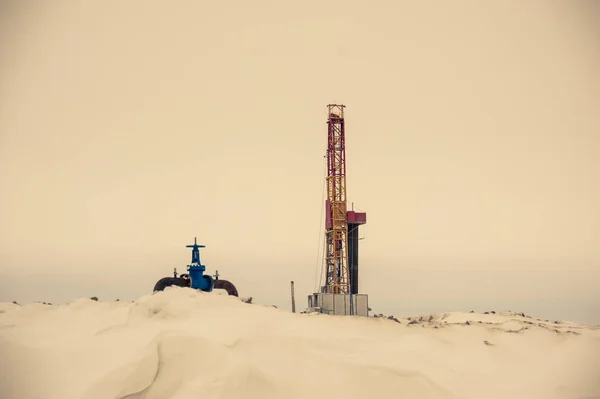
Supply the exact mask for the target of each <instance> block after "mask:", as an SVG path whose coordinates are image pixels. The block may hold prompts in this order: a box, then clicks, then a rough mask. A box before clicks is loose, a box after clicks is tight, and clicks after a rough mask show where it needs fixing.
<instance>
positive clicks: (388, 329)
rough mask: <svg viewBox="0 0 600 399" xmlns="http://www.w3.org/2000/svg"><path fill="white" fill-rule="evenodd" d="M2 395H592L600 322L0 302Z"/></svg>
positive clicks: (183, 291)
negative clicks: (400, 317) (354, 316)
mask: <svg viewBox="0 0 600 399" xmlns="http://www.w3.org/2000/svg"><path fill="white" fill-rule="evenodd" d="M0 355H1V357H0V370H1V371H2V372H1V373H0V397H1V398H7V399H8V398H11V399H12V398H14V399H28V398H32V399H33V398H36V399H37V398H47V399H51V398H60V399H68V398H84V399H109V398H130V399H131V398H173V399H184V398H205V399H208V398H223V399H226V398H232V399H233V398H235V399H241V398H260V399H267V398H309V397H310V398H346V399H349V398H368V397H372V396H373V395H381V397H405V398H444V399H446V398H502V399H505V398H526V399H533V398H543V399H551V398H561V399H568V398H578V399H584V398H587V399H591V398H600V371H598V370H600V329H599V328H597V327H590V326H582V325H576V324H573V323H567V322H554V321H549V322H546V321H541V320H537V319H533V318H530V317H527V316H525V315H523V314H518V313H511V312H505V313H501V314H476V313H455V312H454V313H444V314H437V315H428V316H421V317H417V318H407V319H388V318H375V317H370V318H352V317H342V316H340V317H336V316H326V315H309V314H292V313H289V312H286V311H283V310H279V309H275V308H273V307H267V306H261V305H256V304H246V303H243V302H242V301H240V300H239V298H236V297H229V296H223V295H217V294H215V293H210V294H208V293H203V292H197V291H194V290H192V289H189V288H177V287H173V288H169V289H167V290H165V291H163V292H158V293H154V294H152V295H147V296H144V297H142V298H140V299H139V300H138V301H135V302H133V303H126V302H118V301H116V302H98V301H93V300H89V299H80V300H77V301H75V302H73V303H71V304H68V305H62V306H57V305H44V304H30V305H26V306H19V305H16V304H0Z"/></svg>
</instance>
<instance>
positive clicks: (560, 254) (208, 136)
mask: <svg viewBox="0 0 600 399" xmlns="http://www.w3.org/2000/svg"><path fill="white" fill-rule="evenodd" d="M599 48H600V7H598V3H593V2H591V1H568V2H559V1H530V2H521V1H516V0H511V1H504V2H479V1H455V2H444V1H437V2H410V1H398V0H396V1H374V2H371V3H369V5H368V6H367V3H365V2H358V1H353V0H346V1H343V2H342V1H328V2H318V1H313V0H307V1H304V2H295V3H291V2H276V1H265V0H257V1H253V2H244V1H230V2H220V3H217V2H208V1H205V2H197V1H196V2H195V1H185V0H182V1H179V2H175V3H173V2H171V3H169V4H166V3H164V2H158V1H144V2H141V1H130V2H119V1H114V0H109V1H102V2H66V1H55V2H43V1H37V2H36V1H29V2H7V1H2V2H1V3H0V185H1V187H2V195H1V196H0V301H13V300H16V301H19V302H21V303H27V302H31V301H48V302H56V303H62V302H66V301H71V300H74V299H76V298H78V297H81V296H86V297H89V296H98V297H99V298H100V299H104V300H112V299H116V298H119V299H121V300H133V299H136V298H138V297H139V296H141V295H145V294H147V293H150V292H151V291H152V288H153V286H154V284H155V282H156V281H157V280H158V279H160V278H161V277H164V276H169V275H171V274H172V271H173V268H175V267H176V268H177V269H178V271H179V272H181V271H183V270H184V269H185V266H186V265H187V264H188V263H189V262H190V260H191V253H190V250H189V249H187V248H185V246H186V245H189V244H191V243H193V240H194V237H198V242H199V243H201V244H204V245H206V248H205V249H204V250H203V251H202V252H201V258H202V263H203V264H205V265H206V267H207V271H208V272H209V273H213V272H214V271H215V270H218V271H219V273H220V275H221V278H224V279H228V280H230V281H232V282H233V283H234V284H235V285H236V286H237V288H238V291H239V292H240V295H241V296H243V297H248V296H252V297H253V298H254V299H255V302H257V303H263V304H273V305H276V306H278V307H281V308H284V309H290V307H291V301H290V281H292V280H293V281H294V282H295V288H296V303H297V308H298V309H300V310H303V309H304V307H305V306H306V297H307V296H308V295H309V294H310V293H311V292H313V291H314V290H315V287H316V285H318V284H317V280H318V277H316V276H317V274H318V273H317V271H318V269H319V267H320V265H321V263H322V262H321V259H320V257H321V256H322V251H321V249H322V246H323V229H324V221H323V218H322V209H323V202H324V200H323V185H324V178H325V169H324V160H323V155H324V154H325V147H326V140H327V136H326V106H327V104H330V103H339V104H344V105H346V111H345V119H346V145H347V147H346V156H347V173H348V176H347V191H348V200H349V202H351V204H350V206H354V209H356V210H361V211H364V212H367V224H366V225H365V226H363V227H361V231H360V235H361V237H364V240H361V241H360V250H359V251H360V255H359V256H360V260H359V262H360V277H359V285H360V291H361V292H364V293H367V294H368V295H369V304H370V306H371V308H372V309H373V311H374V312H376V313H385V314H394V315H396V316H410V315H418V314H426V313H439V312H445V311H450V310H462V311H465V310H475V311H487V310H496V311H499V310H512V311H522V312H525V313H528V314H531V315H532V316H534V317H539V318H543V319H550V318H552V319H560V320H571V321H575V322H583V323H593V324H600V290H598V288H597V287H598V283H599V282H600V212H599V204H600V184H599V182H600V111H599V110H600V73H599V72H598V71H600V52H599V50H598V49H599Z"/></svg>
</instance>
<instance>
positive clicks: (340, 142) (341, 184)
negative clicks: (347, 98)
mask: <svg viewBox="0 0 600 399" xmlns="http://www.w3.org/2000/svg"><path fill="white" fill-rule="evenodd" d="M344 108H345V106H344V105H337V104H329V105H328V106H327V110H328V112H327V115H328V118H327V201H326V203H325V212H326V217H325V243H326V248H325V264H326V273H327V274H326V280H325V286H324V287H322V291H323V292H326V293H332V294H348V293H350V275H349V271H348V223H347V203H346V147H345V133H344Z"/></svg>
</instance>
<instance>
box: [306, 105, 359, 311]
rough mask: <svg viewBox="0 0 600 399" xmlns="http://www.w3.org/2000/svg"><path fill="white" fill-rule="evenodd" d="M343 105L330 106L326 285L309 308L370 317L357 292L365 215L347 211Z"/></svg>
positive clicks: (315, 295)
mask: <svg viewBox="0 0 600 399" xmlns="http://www.w3.org/2000/svg"><path fill="white" fill-rule="evenodd" d="M344 108H345V106H344V105H341V104H329V105H327V154H326V158H327V178H326V182H327V199H326V201H325V252H324V262H325V284H324V285H323V286H322V287H321V288H320V292H319V293H314V294H312V295H310V296H309V301H308V302H309V303H308V306H309V309H312V310H311V311H314V310H317V311H319V312H322V313H329V314H338V315H341V314H344V315H368V297H367V295H365V294H359V290H358V241H359V236H358V227H359V226H360V225H362V224H365V223H366V221H367V215H366V213H364V212H355V211H354V209H352V210H350V211H349V210H348V205H347V199H346V192H347V190H346V131H345V130H346V129H345V121H344Z"/></svg>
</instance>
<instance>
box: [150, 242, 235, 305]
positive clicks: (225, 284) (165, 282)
mask: <svg viewBox="0 0 600 399" xmlns="http://www.w3.org/2000/svg"><path fill="white" fill-rule="evenodd" d="M186 248H192V262H191V264H189V265H188V266H187V271H188V273H187V274H180V275H179V277H178V276H177V269H175V271H174V272H173V277H163V278H161V279H160V280H158V281H157V282H156V284H155V285H154V291H163V290H164V289H165V288H167V287H170V286H177V287H190V288H194V289H197V290H200V291H204V292H211V291H212V290H213V289H222V290H225V291H226V292H227V294H229V295H233V296H239V295H238V291H237V288H236V287H235V285H233V283H232V282H230V281H228V280H219V273H218V271H217V273H216V274H215V276H214V278H213V277H212V276H210V275H207V274H204V272H205V271H206V266H204V265H203V264H202V263H200V248H205V246H204V245H198V243H197V242H196V237H194V244H193V245H186Z"/></svg>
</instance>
